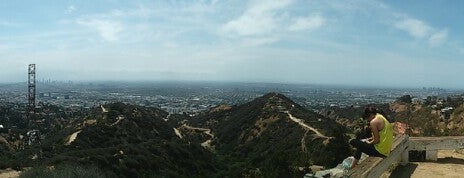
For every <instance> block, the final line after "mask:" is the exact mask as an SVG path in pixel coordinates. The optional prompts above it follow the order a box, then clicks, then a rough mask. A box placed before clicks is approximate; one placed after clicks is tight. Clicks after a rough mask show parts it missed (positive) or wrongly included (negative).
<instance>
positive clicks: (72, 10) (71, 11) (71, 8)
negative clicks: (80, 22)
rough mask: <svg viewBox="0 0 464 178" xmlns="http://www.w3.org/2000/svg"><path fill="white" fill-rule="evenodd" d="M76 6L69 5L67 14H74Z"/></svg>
mask: <svg viewBox="0 0 464 178" xmlns="http://www.w3.org/2000/svg"><path fill="white" fill-rule="evenodd" d="M76 10H77V9H76V7H74V6H69V7H68V8H67V9H66V10H65V14H72V13H74V12H75V11H76Z"/></svg>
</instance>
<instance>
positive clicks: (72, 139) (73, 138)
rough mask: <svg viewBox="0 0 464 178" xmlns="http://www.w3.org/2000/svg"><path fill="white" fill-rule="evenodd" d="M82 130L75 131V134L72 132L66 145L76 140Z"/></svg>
mask: <svg viewBox="0 0 464 178" xmlns="http://www.w3.org/2000/svg"><path fill="white" fill-rule="evenodd" d="M81 131H82V130H79V131H77V132H74V133H73V134H71V136H69V140H68V142H66V144H65V145H70V144H71V143H72V142H73V141H74V140H76V138H77V134H79V133H80V132H81Z"/></svg>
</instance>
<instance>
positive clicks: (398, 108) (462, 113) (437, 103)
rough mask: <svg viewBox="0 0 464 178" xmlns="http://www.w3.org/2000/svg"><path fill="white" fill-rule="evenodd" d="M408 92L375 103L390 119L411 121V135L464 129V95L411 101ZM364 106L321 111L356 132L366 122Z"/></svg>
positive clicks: (409, 122)
mask: <svg viewBox="0 0 464 178" xmlns="http://www.w3.org/2000/svg"><path fill="white" fill-rule="evenodd" d="M405 96H408V95H405ZM405 96H403V97H400V98H398V99H397V100H396V101H394V102H391V103H386V104H381V105H372V106H374V107H376V108H379V109H382V110H383V111H384V113H385V115H386V116H387V119H389V120H390V121H391V122H396V121H398V122H401V123H405V124H407V125H409V128H410V131H409V134H410V135H411V136H454V135H462V134H463V133H464V104H463V103H464V96H462V95H457V96H448V97H447V98H438V97H427V98H426V99H425V100H419V101H416V102H412V101H411V97H410V96H408V97H405ZM404 98H409V99H406V100H405V99H404ZM365 107H366V106H361V107H347V108H337V107H331V108H327V109H325V110H324V111H322V112H321V114H323V115H325V116H326V117H329V118H331V119H333V120H336V121H337V122H338V123H340V124H342V125H344V126H346V127H347V128H350V129H351V131H350V132H355V130H356V129H359V127H358V125H359V123H360V122H363V121H361V120H360V119H359V118H360V117H361V114H362V112H363V109H364V108H365ZM364 122H365V121H364Z"/></svg>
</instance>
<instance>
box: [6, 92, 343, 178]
mask: <svg viewBox="0 0 464 178" xmlns="http://www.w3.org/2000/svg"><path fill="white" fill-rule="evenodd" d="M60 128H61V129H59V130H57V131H56V132H52V133H50V134H47V136H46V137H45V139H44V140H42V144H41V145H40V146H29V147H26V149H24V150H20V151H17V152H14V153H12V154H3V156H2V155H0V156H2V160H4V161H5V163H4V164H5V165H4V167H5V168H6V167H12V168H15V169H17V170H21V169H22V168H25V167H30V166H33V167H34V168H33V169H32V170H30V171H27V172H26V173H25V174H26V175H27V174H29V175H35V176H33V177H37V176H39V175H40V176H44V175H43V174H44V172H45V173H46V174H49V175H51V174H55V175H63V174H61V173H60V174H58V172H60V171H61V172H65V173H66V172H73V171H76V170H84V171H80V172H84V173H87V172H90V173H88V174H85V175H86V176H91V177H92V176H95V177H282V176H285V177H301V176H303V175H304V173H307V172H309V167H310V166H313V165H319V166H327V167H333V166H334V165H336V164H338V163H339V162H340V161H341V160H342V159H344V158H346V157H347V156H348V155H349V154H350V151H351V150H350V147H349V145H348V140H347V137H346V136H345V132H346V131H347V129H346V128H345V127H343V126H342V125H340V124H338V123H336V122H335V121H333V120H331V119H328V118H326V117H324V116H322V115H319V114H317V113H314V112H312V111H309V110H307V109H305V108H303V107H301V106H300V105H298V104H296V103H295V102H293V101H291V100H290V99H288V98H287V97H285V96H284V95H281V94H278V93H269V94H267V95H264V96H262V97H259V98H256V99H255V100H253V101H251V102H249V103H245V104H243V105H238V106H218V107H216V108H213V109H211V110H210V111H208V112H205V113H202V114H200V115H198V116H195V117H190V116H188V115H176V114H169V113H167V112H165V111H163V110H160V109H157V108H149V107H141V106H135V105H129V104H123V103H112V104H106V105H103V106H99V107H96V108H94V109H93V110H91V111H90V112H88V113H87V114H85V116H84V117H81V118H78V119H74V120H70V122H69V123H67V124H64V125H62V126H60ZM38 165H41V166H38ZM85 170H88V171H85ZM78 172H79V171H78ZM89 174H90V175H89ZM40 176H39V177H40Z"/></svg>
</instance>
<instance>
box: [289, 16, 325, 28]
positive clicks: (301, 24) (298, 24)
mask: <svg viewBox="0 0 464 178" xmlns="http://www.w3.org/2000/svg"><path fill="white" fill-rule="evenodd" d="M324 22H325V19H324V18H323V17H321V16H320V15H315V16H309V17H305V18H297V19H295V20H294V23H293V24H292V25H290V27H288V29H289V30H290V31H300V30H313V29H316V28H319V27H321V26H322V25H324Z"/></svg>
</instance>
